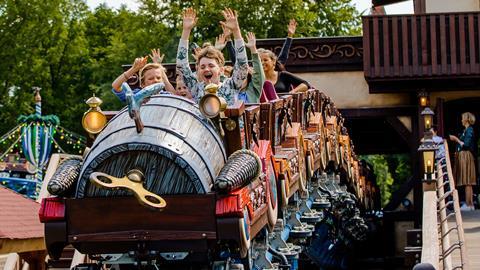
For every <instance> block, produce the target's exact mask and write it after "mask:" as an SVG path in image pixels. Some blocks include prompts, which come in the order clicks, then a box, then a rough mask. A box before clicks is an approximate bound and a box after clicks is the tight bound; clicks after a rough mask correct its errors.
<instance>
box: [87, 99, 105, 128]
mask: <svg viewBox="0 0 480 270" xmlns="http://www.w3.org/2000/svg"><path fill="white" fill-rule="evenodd" d="M85 103H87V104H88V106H90V109H88V111H86V112H85V113H84V114H83V117H82V126H83V128H84V129H85V130H86V131H87V132H88V133H89V134H92V135H95V134H98V133H100V131H102V130H103V128H104V127H105V126H106V125H107V117H106V116H105V114H104V113H103V112H102V110H101V109H100V105H101V104H102V103H103V101H102V100H101V99H100V98H98V97H96V96H95V94H94V95H93V96H92V97H91V98H89V99H88V100H87V101H86V102H85Z"/></svg>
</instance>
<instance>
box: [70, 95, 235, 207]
mask: <svg viewBox="0 0 480 270" xmlns="http://www.w3.org/2000/svg"><path fill="white" fill-rule="evenodd" d="M140 114H141V118H142V121H143V124H144V125H145V128H144V129H143V131H142V132H141V133H140V134H139V133H137V131H136V129H135V123H134V121H133V120H132V119H131V118H130V117H129V115H128V110H127V109H126V108H124V109H123V110H121V111H120V112H119V113H118V114H117V115H116V116H115V117H114V118H112V120H110V122H109V123H108V125H107V126H106V127H105V129H104V130H103V131H102V133H101V134H100V135H99V136H98V137H97V138H96V140H95V142H94V144H93V146H92V148H91V150H90V152H89V153H88V155H87V156H86V157H85V159H84V164H83V166H82V169H81V172H80V176H79V180H78V183H77V189H76V197H77V198H82V197H99V196H123V195H127V194H129V193H128V192H127V191H123V190H108V189H103V188H97V187H95V186H93V185H92V184H91V183H90V181H89V176H90V174H91V173H93V172H103V173H107V174H109V175H111V176H114V177H119V178H120V177H124V176H125V175H126V173H127V172H129V171H130V170H132V169H139V170H140V171H142V172H143V174H144V175H145V182H144V187H145V188H146V189H148V190H150V191H151V192H154V193H156V194H158V195H165V194H203V193H207V192H210V191H211V188H212V186H213V181H214V179H215V177H216V176H217V175H218V173H219V172H220V170H221V168H222V167H223V165H224V164H225V161H226V159H227V156H226V152H225V148H224V145H223V142H222V140H221V138H220V136H219V135H218V134H217V132H216V130H215V128H214V126H213V124H212V122H211V121H210V120H208V119H207V118H205V117H204V116H203V115H202V114H201V113H200V110H199V109H198V106H197V105H196V104H195V103H193V102H191V101H190V100H187V99H185V98H182V97H179V96H174V95H169V94H161V95H157V96H153V97H152V98H151V99H150V101H149V102H148V103H146V104H144V105H143V106H142V107H141V109H140Z"/></svg>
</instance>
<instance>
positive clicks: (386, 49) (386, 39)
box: [383, 16, 395, 77]
mask: <svg viewBox="0 0 480 270" xmlns="http://www.w3.org/2000/svg"><path fill="white" fill-rule="evenodd" d="M389 21H390V20H389V17H387V16H384V17H383V72H384V76H385V77H390V76H391V75H392V74H391V71H390V35H392V34H393V35H395V33H391V32H390V31H389V30H388V25H389Z"/></svg>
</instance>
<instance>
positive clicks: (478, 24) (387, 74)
mask: <svg viewBox="0 0 480 270" xmlns="http://www.w3.org/2000/svg"><path fill="white" fill-rule="evenodd" d="M479 16H480V13H479V12H468V13H439V14H424V15H399V16H392V15H388V16H366V17H363V33H364V39H363V49H364V59H363V64H364V72H365V78H366V80H367V82H369V84H370V86H371V88H370V90H371V92H381V91H382V90H381V89H380V88H395V87H397V88H398V87H408V86H413V87H414V89H418V88H424V87H425V88H428V87H429V86H431V85H432V82H433V83H438V85H434V86H435V88H438V86H441V87H445V88H448V87H458V85H457V84H458V82H460V83H461V85H460V88H468V87H472V88H473V87H476V86H477V85H475V84H476V82H465V80H460V79H461V78H463V79H465V78H470V79H471V78H476V79H479V78H480V35H479V29H480V20H479ZM432 80H433V81H432ZM398 81H405V84H399V83H398ZM407 81H409V82H410V84H408V83H407ZM382 82H383V83H382ZM385 82H388V83H385Z"/></svg>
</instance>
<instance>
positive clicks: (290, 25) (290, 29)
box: [287, 19, 297, 37]
mask: <svg viewBox="0 0 480 270" xmlns="http://www.w3.org/2000/svg"><path fill="white" fill-rule="evenodd" d="M287 30H288V37H293V35H295V30H297V21H295V19H290V22H289V23H288V28H287Z"/></svg>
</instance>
